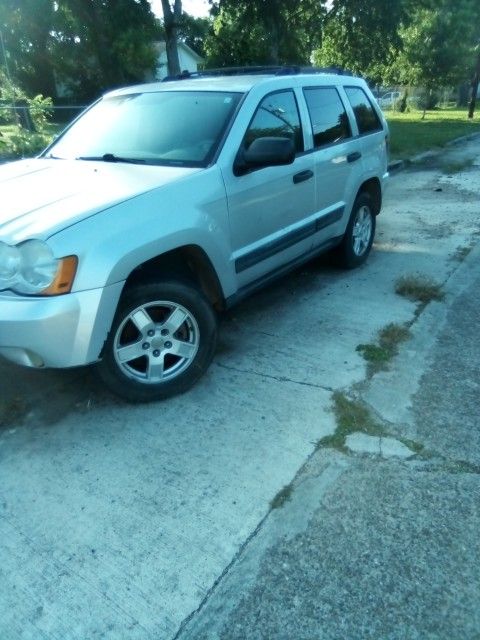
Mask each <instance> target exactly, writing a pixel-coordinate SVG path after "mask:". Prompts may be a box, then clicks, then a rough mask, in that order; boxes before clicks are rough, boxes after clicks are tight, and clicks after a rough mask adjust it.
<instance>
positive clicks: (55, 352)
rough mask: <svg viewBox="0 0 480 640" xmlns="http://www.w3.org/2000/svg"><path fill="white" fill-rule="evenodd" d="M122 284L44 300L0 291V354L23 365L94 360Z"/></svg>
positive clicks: (64, 364)
mask: <svg viewBox="0 0 480 640" xmlns="http://www.w3.org/2000/svg"><path fill="white" fill-rule="evenodd" d="M123 284H124V283H123V282H119V283H115V284H113V285H110V286H108V287H105V288H102V289H91V290H89V291H80V292H77V293H69V294H66V295H63V296H55V297H49V298H47V297H45V298H40V297H38V298H34V297H24V296H18V295H15V294H13V293H11V292H8V291H7V292H2V293H0V355H2V356H4V357H5V358H7V359H8V360H12V361H13V362H16V363H17V364H22V365H25V366H29V367H61V368H63V367H76V366H79V365H84V364H89V363H91V362H95V361H96V360H98V358H99V356H100V352H101V350H102V347H103V344H104V342H105V339H106V337H107V334H108V331H109V330H110V327H111V324H112V320H113V316H114V314H115V309H116V307H117V304H118V300H119V298H120V293H121V291H122V288H123Z"/></svg>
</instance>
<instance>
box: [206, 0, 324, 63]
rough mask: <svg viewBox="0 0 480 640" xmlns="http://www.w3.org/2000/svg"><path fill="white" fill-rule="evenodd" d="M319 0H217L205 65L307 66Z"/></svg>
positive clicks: (316, 38)
mask: <svg viewBox="0 0 480 640" xmlns="http://www.w3.org/2000/svg"><path fill="white" fill-rule="evenodd" d="M324 4H325V0H298V2H295V3H293V2H291V1H290V0H218V1H217V2H214V4H213V15H214V26H213V29H214V33H213V35H210V36H208V37H207V39H206V42H205V52H206V54H207V65H208V66H233V65H244V64H309V62H310V56H311V53H312V50H313V49H314V47H315V46H318V44H319V41H320V33H321V20H322V15H323V13H324Z"/></svg>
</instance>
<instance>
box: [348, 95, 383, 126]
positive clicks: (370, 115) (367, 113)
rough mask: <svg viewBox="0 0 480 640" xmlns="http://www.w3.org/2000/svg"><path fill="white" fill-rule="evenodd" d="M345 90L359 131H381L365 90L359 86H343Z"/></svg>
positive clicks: (380, 124) (379, 123)
mask: <svg viewBox="0 0 480 640" xmlns="http://www.w3.org/2000/svg"><path fill="white" fill-rule="evenodd" d="M345 91H346V93H347V96H348V99H349V100H350V104H351V105H352V109H353V112H354V113H355V118H356V119H357V124H358V131H359V133H360V134H362V133H371V132H372V131H381V130H382V123H381V122H380V118H379V117H378V115H377V112H376V111H375V109H374V108H373V106H372V103H371V102H370V100H369V99H368V96H367V94H366V93H365V91H364V90H363V89H361V88H360V87H345Z"/></svg>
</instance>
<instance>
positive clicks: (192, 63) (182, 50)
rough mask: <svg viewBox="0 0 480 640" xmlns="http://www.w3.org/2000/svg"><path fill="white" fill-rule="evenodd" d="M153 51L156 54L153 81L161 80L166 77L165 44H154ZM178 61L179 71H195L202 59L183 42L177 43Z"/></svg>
mask: <svg viewBox="0 0 480 640" xmlns="http://www.w3.org/2000/svg"><path fill="white" fill-rule="evenodd" d="M155 50H156V52H157V69H156V72H155V77H154V79H155V80H163V78H165V77H166V76H168V65H167V49H166V46H165V42H155ZM178 59H179V62H180V70H181V71H190V72H191V71H197V70H198V65H199V64H202V62H203V58H202V56H199V55H198V53H195V51H194V50H193V49H190V47H189V46H188V45H186V44H185V43H184V42H179V43H178Z"/></svg>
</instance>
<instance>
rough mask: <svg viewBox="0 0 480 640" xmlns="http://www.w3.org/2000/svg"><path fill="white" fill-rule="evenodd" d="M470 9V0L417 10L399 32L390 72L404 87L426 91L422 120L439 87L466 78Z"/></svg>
mask: <svg viewBox="0 0 480 640" xmlns="http://www.w3.org/2000/svg"><path fill="white" fill-rule="evenodd" d="M469 9H470V6H469V0H466V1H465V2H462V0H458V2H457V3H456V4H455V7H453V6H452V5H451V3H450V2H449V1H448V0H443V2H437V3H436V7H435V8H425V7H418V8H417V9H416V10H415V12H414V14H413V19H412V21H411V23H410V24H409V25H408V26H405V27H402V28H400V30H399V35H400V39H401V47H400V50H399V53H398V56H397V58H396V60H395V63H394V64H393V65H392V68H391V73H392V75H393V76H394V77H395V76H396V77H397V79H398V80H399V81H400V82H401V83H402V84H406V85H415V86H417V87H423V88H424V90H425V93H426V95H425V99H424V104H423V106H424V113H423V117H425V111H426V109H427V108H430V107H431V106H432V105H433V100H432V98H433V96H434V94H435V92H436V91H438V89H439V88H442V87H448V86H454V85H457V84H458V83H459V82H460V81H462V80H465V78H466V69H467V67H468V63H467V61H468V60H469V55H470V52H471V43H470V41H469V38H468V33H469V19H470V15H471V14H470V11H469ZM466 36H467V37H466Z"/></svg>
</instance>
